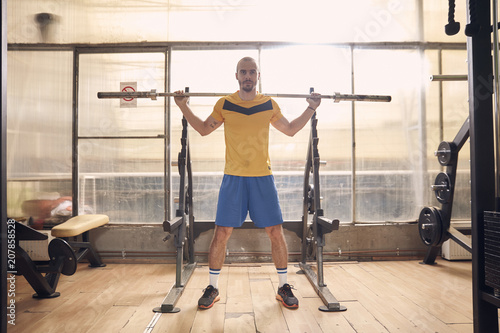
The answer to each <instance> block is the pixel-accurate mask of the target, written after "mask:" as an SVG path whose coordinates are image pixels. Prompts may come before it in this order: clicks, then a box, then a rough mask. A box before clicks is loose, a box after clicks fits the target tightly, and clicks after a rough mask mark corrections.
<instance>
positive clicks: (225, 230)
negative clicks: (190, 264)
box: [214, 225, 233, 242]
mask: <svg viewBox="0 0 500 333" xmlns="http://www.w3.org/2000/svg"><path fill="white" fill-rule="evenodd" d="M232 232H233V228H232V227H221V226H218V225H216V226H215V232H214V240H216V241H222V242H227V241H228V239H229V237H230V236H231V233H232Z"/></svg>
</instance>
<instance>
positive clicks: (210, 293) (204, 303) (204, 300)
mask: <svg viewBox="0 0 500 333" xmlns="http://www.w3.org/2000/svg"><path fill="white" fill-rule="evenodd" d="M218 300H220V296H219V289H217V288H214V287H213V286H212V285H210V286H208V287H207V288H206V289H205V290H203V296H201V298H200V299H199V300H198V307H199V308H200V309H210V308H211V307H212V306H213V305H214V303H215V302H217V301H218Z"/></svg>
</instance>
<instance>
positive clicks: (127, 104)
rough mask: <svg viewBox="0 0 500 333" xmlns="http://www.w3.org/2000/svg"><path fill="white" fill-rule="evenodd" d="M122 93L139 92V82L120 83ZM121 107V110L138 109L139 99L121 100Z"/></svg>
mask: <svg viewBox="0 0 500 333" xmlns="http://www.w3.org/2000/svg"><path fill="white" fill-rule="evenodd" d="M120 91H121V92H128V91H131V92H134V91H137V82H120ZM120 107H121V108H136V107H137V98H133V97H128V98H121V99H120Z"/></svg>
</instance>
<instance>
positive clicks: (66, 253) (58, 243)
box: [49, 238, 77, 275]
mask: <svg viewBox="0 0 500 333" xmlns="http://www.w3.org/2000/svg"><path fill="white" fill-rule="evenodd" d="M49 256H50V261H51V262H52V261H55V260H57V258H59V257H62V258H64V261H63V267H62V270H61V274H64V275H73V274H75V272H76V266H77V259H76V256H75V251H73V249H72V248H71V246H70V245H69V244H68V243H67V242H66V241H65V240H64V239H61V238H54V239H53V240H51V241H50V243H49Z"/></svg>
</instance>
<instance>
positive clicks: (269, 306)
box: [250, 279, 290, 333]
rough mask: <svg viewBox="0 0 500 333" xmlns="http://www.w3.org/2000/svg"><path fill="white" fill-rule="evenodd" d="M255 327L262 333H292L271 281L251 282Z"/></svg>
mask: <svg viewBox="0 0 500 333" xmlns="http://www.w3.org/2000/svg"><path fill="white" fill-rule="evenodd" d="M250 287H251V290H252V301H253V308H254V313H255V326H256V328H257V331H259V332H262V333H267V332H269V333H271V332H273V333H274V332H290V331H289V330H288V327H287V324H286V321H285V319H284V318H283V313H282V309H281V305H280V303H279V302H278V301H277V300H276V294H275V291H274V287H273V285H272V283H271V280H270V279H257V280H250Z"/></svg>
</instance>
